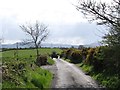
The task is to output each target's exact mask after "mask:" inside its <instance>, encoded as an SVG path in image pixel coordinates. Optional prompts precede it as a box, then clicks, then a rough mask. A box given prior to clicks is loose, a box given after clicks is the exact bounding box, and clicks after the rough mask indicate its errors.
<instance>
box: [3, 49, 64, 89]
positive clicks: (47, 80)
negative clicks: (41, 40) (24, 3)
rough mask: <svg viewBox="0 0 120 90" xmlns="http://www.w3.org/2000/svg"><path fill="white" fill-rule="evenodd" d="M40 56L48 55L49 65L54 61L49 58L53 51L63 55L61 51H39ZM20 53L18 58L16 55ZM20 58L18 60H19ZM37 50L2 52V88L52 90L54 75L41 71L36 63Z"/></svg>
mask: <svg viewBox="0 0 120 90" xmlns="http://www.w3.org/2000/svg"><path fill="white" fill-rule="evenodd" d="M39 51H40V54H46V55H48V62H49V64H54V61H53V60H52V59H50V58H49V54H51V53H52V52H53V51H56V52H57V53H61V52H62V50H61V49H47V48H42V49H39ZM16 52H18V57H17V56H16V55H15V53H16ZM17 58H18V60H17ZM35 60H36V50H35V49H27V50H18V51H16V50H9V51H4V52H2V66H3V77H2V79H3V83H2V88H39V89H44V88H50V86H51V80H52V77H53V75H52V73H51V72H49V71H47V70H44V69H41V68H40V67H38V66H37V65H36V64H35V63H34V62H35Z"/></svg>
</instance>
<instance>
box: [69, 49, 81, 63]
mask: <svg viewBox="0 0 120 90" xmlns="http://www.w3.org/2000/svg"><path fill="white" fill-rule="evenodd" d="M70 59H71V62H73V63H80V62H82V55H81V52H80V50H74V51H73V52H72V53H71V57H70Z"/></svg>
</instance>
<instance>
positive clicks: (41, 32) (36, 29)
mask: <svg viewBox="0 0 120 90" xmlns="http://www.w3.org/2000/svg"><path fill="white" fill-rule="evenodd" d="M20 28H21V29H22V30H23V31H24V32H25V33H26V34H27V35H29V36H30V39H26V40H25V41H24V42H23V44H31V43H33V44H34V46H35V48H36V53H37V56H38V55H39V50H38V48H39V47H40V45H41V42H42V41H44V40H46V38H47V37H48V34H49V32H48V26H46V25H45V24H43V23H39V22H38V21H36V23H35V24H33V25H21V26H20Z"/></svg>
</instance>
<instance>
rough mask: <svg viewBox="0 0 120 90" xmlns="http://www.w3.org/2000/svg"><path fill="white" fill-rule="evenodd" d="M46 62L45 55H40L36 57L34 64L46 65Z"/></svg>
mask: <svg viewBox="0 0 120 90" xmlns="http://www.w3.org/2000/svg"><path fill="white" fill-rule="evenodd" d="M46 64H47V56H46V55H40V56H38V57H37V59H36V65H38V66H41V65H46Z"/></svg>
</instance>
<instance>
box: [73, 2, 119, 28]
mask: <svg viewBox="0 0 120 90" xmlns="http://www.w3.org/2000/svg"><path fill="white" fill-rule="evenodd" d="M75 6H76V8H77V10H79V11H81V12H82V13H83V14H84V15H85V17H86V18H87V19H88V18H89V20H90V21H97V23H98V24H99V25H103V24H104V25H114V26H116V25H117V26H118V22H120V0H112V4H107V3H105V2H96V1H94V0H79V2H78V5H75ZM119 27H120V26H119Z"/></svg>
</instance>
